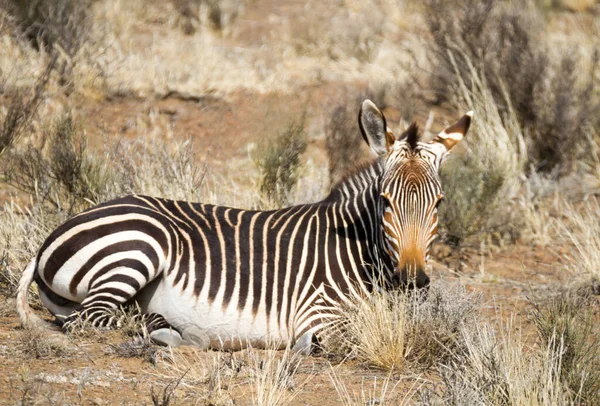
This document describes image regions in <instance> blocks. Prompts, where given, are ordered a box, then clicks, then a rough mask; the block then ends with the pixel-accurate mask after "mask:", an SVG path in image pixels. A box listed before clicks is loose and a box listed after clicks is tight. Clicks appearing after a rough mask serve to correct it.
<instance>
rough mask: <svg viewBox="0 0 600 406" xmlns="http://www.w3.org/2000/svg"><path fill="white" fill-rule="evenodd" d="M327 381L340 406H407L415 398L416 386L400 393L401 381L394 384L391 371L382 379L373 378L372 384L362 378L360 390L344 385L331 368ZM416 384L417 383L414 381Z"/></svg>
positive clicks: (338, 375)
mask: <svg viewBox="0 0 600 406" xmlns="http://www.w3.org/2000/svg"><path fill="white" fill-rule="evenodd" d="M329 379H330V380H331V384H332V385H333V387H334V388H335V391H336V392H337V394H338V397H339V401H340V404H342V405H344V406H359V405H369V406H371V405H409V404H412V402H413V401H414V398H415V397H416V392H417V391H418V388H416V386H417V384H416V383H415V384H413V385H412V386H411V387H410V389H409V390H408V391H406V393H399V392H401V391H400V390H399V388H398V386H399V385H400V383H401V382H402V380H397V381H396V382H395V383H394V380H395V379H394V374H393V371H390V372H389V373H388V375H387V376H386V377H385V378H383V379H379V380H378V379H377V377H376V376H375V377H373V382H372V384H369V383H368V382H366V380H365V379H364V378H363V380H362V382H361V385H360V390H359V391H358V392H357V391H353V390H352V389H350V388H349V387H348V385H346V384H345V383H344V381H343V379H342V377H341V376H340V374H339V373H338V372H337V371H336V369H335V368H334V367H333V366H332V367H331V370H330V371H329ZM415 382H417V381H415Z"/></svg>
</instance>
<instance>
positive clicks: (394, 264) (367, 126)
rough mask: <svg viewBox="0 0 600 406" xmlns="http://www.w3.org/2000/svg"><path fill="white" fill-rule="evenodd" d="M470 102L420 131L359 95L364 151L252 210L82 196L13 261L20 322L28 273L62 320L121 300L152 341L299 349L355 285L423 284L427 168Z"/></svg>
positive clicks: (365, 289) (432, 180) (89, 315)
mask: <svg viewBox="0 0 600 406" xmlns="http://www.w3.org/2000/svg"><path fill="white" fill-rule="evenodd" d="M472 115H473V113H472V112H469V113H467V114H466V115H465V116H463V117H462V118H461V119H460V120H459V121H458V122H457V123H456V124H454V125H452V126H450V127H448V128H447V129H446V130H444V131H442V132H441V133H439V134H438V135H437V136H436V137H435V138H434V139H433V140H432V141H430V142H424V141H422V140H421V139H420V134H419V131H418V127H417V125H416V124H415V123H413V124H411V125H410V126H409V128H408V129H407V130H406V131H405V132H404V133H403V134H402V135H401V136H400V137H396V136H395V135H394V134H393V133H392V131H391V130H390V129H389V128H388V126H387V124H386V119H385V117H384V115H383V113H382V112H381V111H380V110H379V109H378V108H377V107H376V105H375V104H374V103H373V102H372V101H370V100H368V99H367V100H364V102H363V103H362V105H361V108H360V111H359V114H358V122H359V127H360V131H361V133H362V136H363V138H364V140H365V141H366V143H367V144H368V145H369V146H370V148H371V150H372V151H373V152H374V154H375V155H376V159H374V161H373V162H372V163H370V164H368V165H365V166H364V167H362V168H360V169H358V170H357V171H356V172H355V173H354V174H351V175H349V176H348V177H347V178H346V179H345V180H343V181H342V182H341V183H339V184H338V185H337V186H335V187H333V188H332V190H331V191H330V193H329V195H328V196H327V197H326V198H325V199H324V200H322V201H320V202H317V203H312V204H301V205H296V206H291V207H286V208H282V209H279V210H270V211H257V210H241V209H235V208H231V207H224V206H216V205H210V204H200V203H190V202H186V201H173V200H166V199H162V198H155V197H149V196H142V195H131V196H126V197H122V198H118V199H116V200H112V201H109V202H106V203H103V204H100V205H98V206H95V207H93V208H91V209H88V210H86V211H84V212H82V213H80V214H78V215H75V216H74V217H72V218H70V219H69V220H67V221H66V222H65V223H63V224H62V225H61V226H59V227H58V228H57V229H56V230H54V231H53V232H52V233H51V234H50V236H49V237H48V238H47V239H46V241H45V242H44V243H43V245H42V246H41V248H40V250H39V252H38V253H37V255H36V256H35V257H34V258H33V259H32V260H31V262H30V263H29V264H28V266H27V267H26V269H25V270H24V272H23V275H22V277H21V279H20V282H19V287H18V295H17V310H18V314H19V316H20V320H21V323H22V325H23V326H27V325H31V324H36V323H45V322H43V321H42V320H41V319H40V318H39V317H38V316H36V315H35V314H34V313H33V311H32V310H31V308H30V307H29V304H28V290H29V287H30V285H31V284H32V283H33V282H34V281H35V282H36V283H37V286H38V291H39V295H40V298H41V301H42V303H43V304H44V306H45V307H47V308H48V309H49V310H50V312H51V313H52V314H53V315H54V316H55V318H56V321H57V323H58V324H59V325H62V328H63V330H64V331H69V330H70V329H72V328H73V326H74V325H75V324H74V323H75V322H76V321H77V320H82V319H83V320H86V321H87V322H88V323H89V324H91V325H93V326H96V327H106V328H108V327H112V326H113V325H114V324H115V318H114V313H115V312H114V311H115V310H116V309H118V308H119V306H121V305H124V304H127V303H137V305H138V306H139V308H140V309H141V311H142V313H143V314H145V315H147V317H148V321H147V324H148V327H147V328H148V333H149V335H150V338H151V339H152V340H153V341H154V342H156V343H158V344H162V345H170V346H173V347H176V346H179V345H181V344H190V345H195V346H198V347H201V348H204V349H206V348H216V349H241V348H244V347H246V346H249V345H250V346H253V347H254V348H261V347H263V348H264V347H267V346H269V345H273V343H278V345H279V346H282V347H283V346H288V345H291V346H293V347H294V349H297V350H299V351H307V348H308V351H310V348H311V345H312V343H313V342H314V340H316V339H318V335H319V334H320V333H321V332H322V331H324V330H325V329H326V327H327V325H328V323H331V321H332V320H333V319H335V317H337V316H336V309H339V308H340V306H342V305H344V304H348V303H349V301H351V300H352V298H353V297H357V296H361V295H364V294H367V295H368V294H369V293H370V292H371V291H372V289H375V288H377V289H381V287H380V286H383V287H384V288H385V289H395V288H400V287H403V288H417V289H421V288H427V286H428V285H429V283H430V279H429V277H428V276H427V275H426V273H425V265H426V262H427V260H428V257H429V251H430V247H431V245H432V243H433V241H434V239H435V238H436V236H437V226H438V214H437V209H438V205H439V204H440V202H441V201H442V198H443V193H442V188H441V184H440V177H439V174H438V171H439V168H440V165H441V163H442V161H443V160H444V157H445V156H446V154H447V153H448V152H449V151H450V150H452V148H453V147H454V146H455V145H456V144H457V143H458V142H460V141H461V139H462V138H463V136H464V135H465V134H466V132H467V130H468V128H469V126H470V123H471V118H472ZM375 269H379V270H380V271H379V272H380V273H381V274H382V275H383V277H381V275H379V276H378V275H376V271H375ZM381 269H383V271H381ZM378 278H379V279H380V280H383V282H381V283H380V282H379V279H378ZM337 314H338V315H339V313H337Z"/></svg>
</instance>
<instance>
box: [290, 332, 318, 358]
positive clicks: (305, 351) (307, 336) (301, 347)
mask: <svg viewBox="0 0 600 406" xmlns="http://www.w3.org/2000/svg"><path fill="white" fill-rule="evenodd" d="M312 350H313V333H312V332H308V333H304V334H303V335H302V336H301V337H300V338H298V340H296V343H295V344H294V346H293V347H292V352H295V353H296V354H300V355H306V356H308V355H310V354H311V353H312Z"/></svg>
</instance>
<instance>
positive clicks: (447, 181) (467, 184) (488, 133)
mask: <svg viewBox="0 0 600 406" xmlns="http://www.w3.org/2000/svg"><path fill="white" fill-rule="evenodd" d="M450 56H452V55H450ZM455 66H456V65H455ZM458 69H459V68H458V66H456V77H457V79H458V81H459V88H458V89H457V93H456V95H457V99H456V103H457V105H458V106H459V108H460V109H461V110H463V111H466V110H473V111H474V119H473V124H472V126H471V131H470V132H469V134H468V136H467V137H466V138H465V141H464V142H465V144H466V145H467V152H466V153H464V154H462V155H457V154H454V155H451V156H450V157H449V158H448V161H447V162H446V163H445V164H444V165H443V166H442V170H441V179H442V185H443V188H444V192H445V194H446V200H447V202H448V203H447V204H443V205H442V206H441V207H440V225H441V227H443V228H442V231H441V234H442V236H444V237H445V238H446V240H447V241H449V242H450V243H453V244H456V245H458V244H460V243H461V242H463V241H464V240H466V239H467V238H469V237H471V236H474V235H479V236H481V235H482V234H483V235H488V236H493V237H495V240H496V241H502V240H504V239H506V237H508V238H509V239H512V240H514V239H515V238H516V237H517V236H518V233H519V230H520V229H521V228H522V224H520V223H519V222H521V221H525V220H526V219H524V218H522V216H520V212H518V211H517V210H518V209H519V206H518V205H517V204H515V201H514V199H515V198H516V197H517V196H518V192H519V190H520V188H521V185H520V183H521V177H522V176H523V174H524V170H525V165H526V162H527V153H526V150H525V142H524V137H523V134H522V132H521V129H520V126H519V123H518V120H517V118H516V115H515V113H514V111H513V110H512V108H511V107H510V100H507V101H506V103H507V104H508V109H507V113H506V114H502V113H501V111H500V110H499V108H498V105H497V104H496V102H495V101H494V97H493V95H492V92H491V90H490V88H489V87H488V85H487V82H486V81H485V77H484V76H483V75H480V73H479V72H477V71H476V69H475V67H474V66H473V65H472V64H471V65H469V69H470V79H469V80H470V82H469V83H470V85H467V83H465V82H463V81H462V80H461V79H460V74H459V72H458Z"/></svg>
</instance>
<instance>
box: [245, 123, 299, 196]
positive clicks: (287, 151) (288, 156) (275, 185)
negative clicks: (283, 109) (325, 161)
mask: <svg viewBox="0 0 600 406" xmlns="http://www.w3.org/2000/svg"><path fill="white" fill-rule="evenodd" d="M305 123H306V113H303V114H302V115H301V116H300V117H299V118H297V119H295V120H292V121H290V122H289V123H288V124H287V126H286V127H285V128H284V129H283V130H282V131H279V132H278V133H277V134H276V135H275V136H274V137H273V138H271V139H269V140H267V141H266V142H265V143H264V144H263V145H262V146H261V147H260V151H259V153H258V156H257V157H255V162H256V165H257V167H258V170H259V177H260V180H259V189H260V192H261V193H262V194H263V196H264V197H265V198H266V199H267V200H268V201H269V202H271V203H272V204H274V205H275V206H277V207H282V206H285V205H286V204H288V203H289V194H290V191H291V190H292V188H293V187H294V186H295V185H296V182H297V180H298V170H299V169H300V166H301V162H300V157H301V155H302V154H303V153H304V152H305V151H306V146H307V143H306V132H305Z"/></svg>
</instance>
